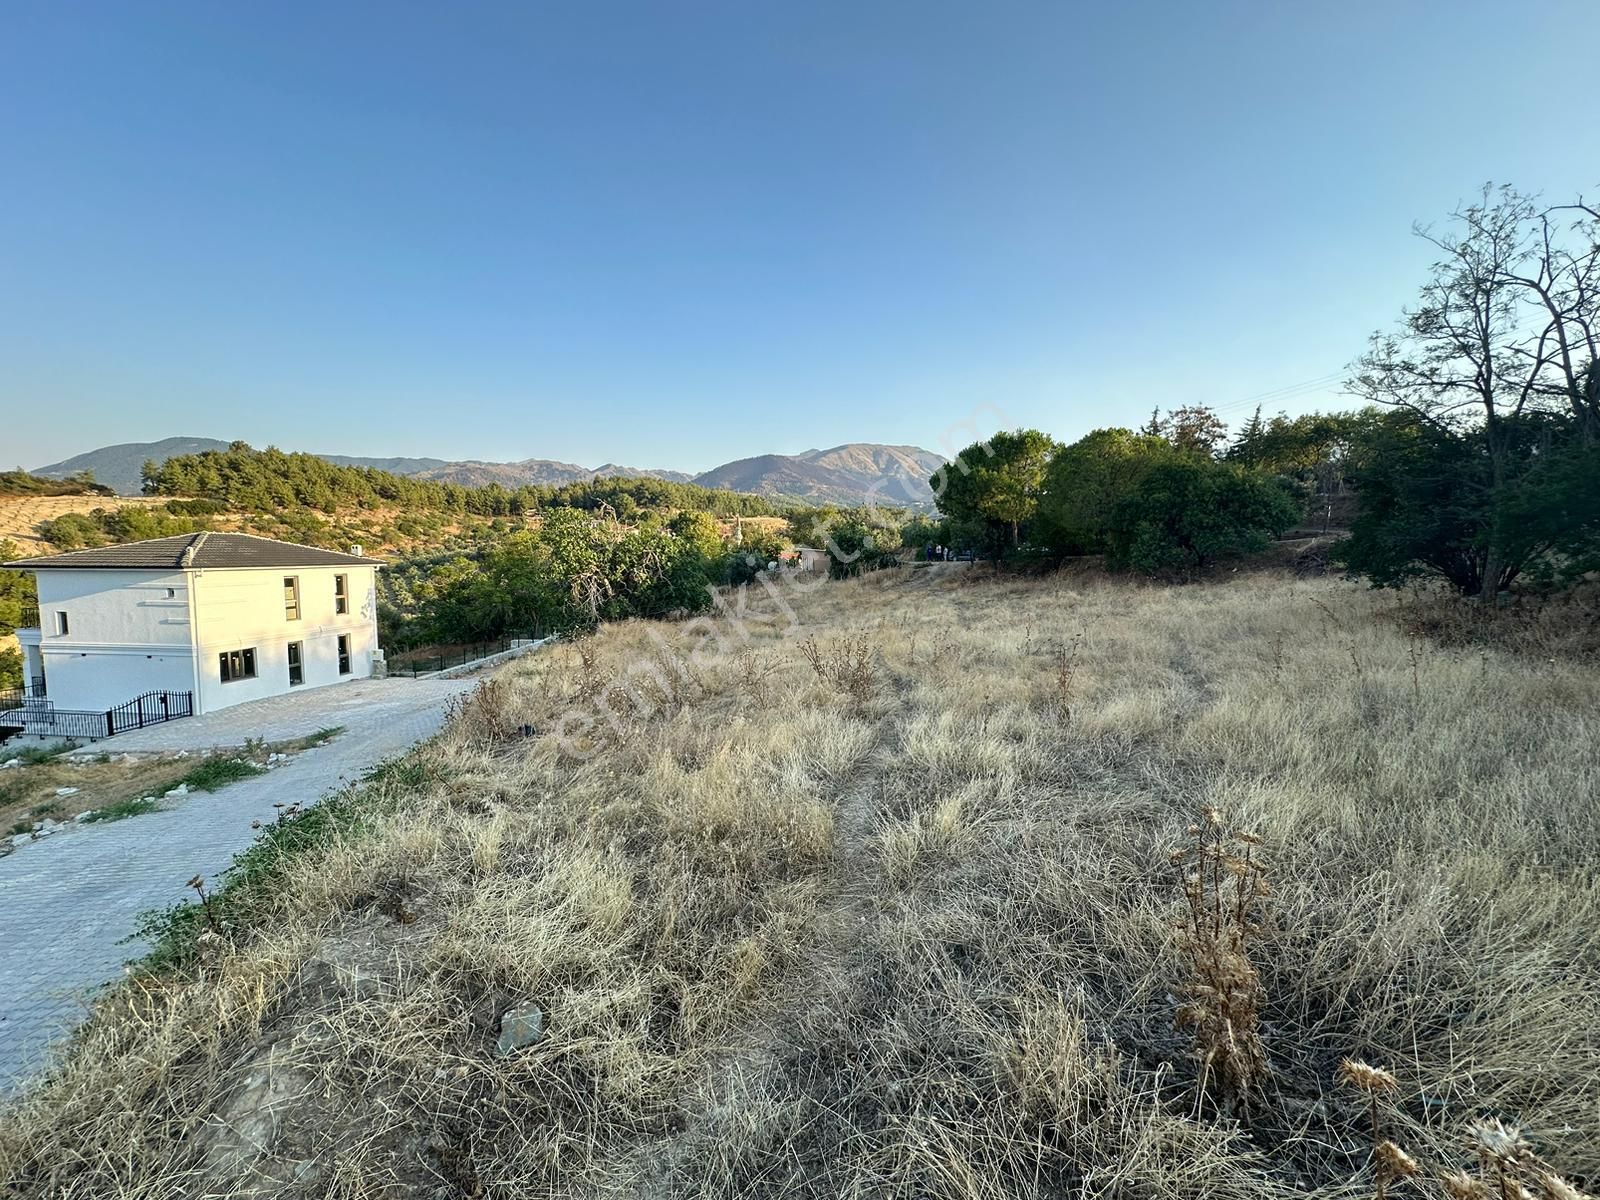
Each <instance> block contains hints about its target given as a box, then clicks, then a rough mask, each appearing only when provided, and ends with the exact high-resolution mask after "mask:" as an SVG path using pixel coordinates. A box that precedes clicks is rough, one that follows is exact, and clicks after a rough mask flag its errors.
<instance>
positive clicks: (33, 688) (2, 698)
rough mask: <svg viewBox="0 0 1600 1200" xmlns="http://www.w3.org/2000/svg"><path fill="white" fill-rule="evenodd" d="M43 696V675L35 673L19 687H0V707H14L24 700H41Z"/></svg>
mask: <svg viewBox="0 0 1600 1200" xmlns="http://www.w3.org/2000/svg"><path fill="white" fill-rule="evenodd" d="M44 698H45V690H44V676H43V675H35V676H34V677H33V678H32V679H31V680H29V681H28V682H27V683H25V684H23V685H22V686H21V687H14V688H0V709H5V708H16V707H18V706H19V705H21V704H22V703H23V702H24V701H26V700H43V699H44Z"/></svg>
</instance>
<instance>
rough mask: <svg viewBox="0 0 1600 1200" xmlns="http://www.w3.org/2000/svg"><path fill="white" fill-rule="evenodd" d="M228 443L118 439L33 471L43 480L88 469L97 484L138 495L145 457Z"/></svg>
mask: <svg viewBox="0 0 1600 1200" xmlns="http://www.w3.org/2000/svg"><path fill="white" fill-rule="evenodd" d="M227 448H228V443H227V442H219V441H218V440H217V439H216V438H201V437H169V438H162V439H161V440H160V441H159V442H120V443H118V444H117V445H115V446H101V447H100V448H99V449H98V450H89V451H85V452H84V453H83V454H74V455H73V456H72V457H71V458H64V459H62V460H61V461H60V462H57V463H50V464H49V465H48V466H43V467H39V468H37V469H36V470H35V471H34V472H33V474H35V475H42V476H44V477H45V478H46V479H65V478H67V476H69V475H77V474H79V473H80V472H83V471H88V472H89V473H90V474H92V475H93V476H94V478H95V482H96V483H103V484H105V485H106V486H107V487H108V488H111V489H112V490H113V491H114V492H116V493H117V494H118V495H119V496H137V495H138V494H139V490H140V484H141V480H140V475H139V472H140V470H141V469H142V468H143V467H144V464H145V462H146V460H148V459H154V460H155V461H156V462H158V463H163V462H166V461H167V459H169V458H174V457H176V456H177V455H179V454H202V453H204V452H205V451H207V450H226V449H227Z"/></svg>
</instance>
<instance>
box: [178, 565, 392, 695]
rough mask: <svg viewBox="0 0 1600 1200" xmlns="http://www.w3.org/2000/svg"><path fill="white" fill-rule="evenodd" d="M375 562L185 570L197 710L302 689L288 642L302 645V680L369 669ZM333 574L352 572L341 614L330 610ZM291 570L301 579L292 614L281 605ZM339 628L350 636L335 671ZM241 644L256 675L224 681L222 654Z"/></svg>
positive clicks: (320, 681)
mask: <svg viewBox="0 0 1600 1200" xmlns="http://www.w3.org/2000/svg"><path fill="white" fill-rule="evenodd" d="M376 570H377V568H376V565H374V566H371V567H359V566H340V567H284V568H277V567H275V568H272V569H265V568H259V569H257V568H252V569H248V570H245V569H237V568H235V569H213V570H207V571H192V572H190V576H191V581H192V587H193V599H194V612H195V643H196V645H197V647H198V651H197V658H196V662H197V663H198V666H199V671H198V674H199V680H200V686H199V690H198V692H197V693H196V697H195V699H196V709H197V711H199V712H211V711H213V710H215V709H218V708H226V707H227V706H229V705H232V704H241V703H243V702H245V701H247V700H259V699H261V698H263V697H265V696H278V695H282V694H283V693H285V692H289V691H291V690H292V691H299V690H300V688H298V687H297V688H291V687H290V686H289V653H288V647H289V643H291V642H299V643H301V645H302V647H303V654H302V661H303V663H304V671H305V683H304V684H303V685H302V686H303V687H307V688H312V687H321V686H323V685H325V684H330V683H342V682H346V681H348V680H351V679H363V678H366V677H367V676H369V675H371V673H372V651H373V650H375V649H377V646H378V597H377V587H376ZM336 575H344V576H346V577H347V578H348V580H349V587H350V606H349V607H350V611H349V612H348V613H346V614H344V615H339V614H337V613H335V612H334V582H333V581H334V577H335V576H336ZM288 576H295V577H297V578H298V579H299V581H300V618H299V619H298V620H294V621H291V620H289V619H288V618H287V616H286V613H285V605H284V590H283V581H284V579H285V578H286V577H288ZM340 634H348V635H349V636H350V674H348V675H341V674H339V666H338V657H339V652H338V638H339V635H340ZM246 648H250V649H254V650H255V652H256V677H255V678H254V679H240V680H233V681H231V682H228V683H224V682H223V681H222V678H221V666H220V663H219V655H221V654H222V653H224V652H226V651H232V650H243V649H246Z"/></svg>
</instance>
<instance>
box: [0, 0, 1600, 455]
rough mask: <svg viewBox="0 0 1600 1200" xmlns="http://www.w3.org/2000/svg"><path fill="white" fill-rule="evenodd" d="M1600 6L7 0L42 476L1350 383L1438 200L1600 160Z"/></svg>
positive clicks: (847, 426)
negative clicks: (213, 452) (159, 455)
mask: <svg viewBox="0 0 1600 1200" xmlns="http://www.w3.org/2000/svg"><path fill="white" fill-rule="evenodd" d="M1597 33H1600V6H1596V5H1595V4H1594V3H1593V0H1573V2H1572V3H1557V2H1553V0H1552V2H1540V0H1534V2H1528V3H1518V4H1511V3H1504V2H1502V3H1475V2H1467V3H1454V2H1453V3H1448V4H1446V3H1434V4H1422V3H1407V2H1404V0H1383V2H1381V3H1380V2H1358V3H1338V4H1334V3H1326V4H1306V3H1280V2H1273V3H1266V2H1262V3H1249V4H1246V3H1209V2H1208V3H1199V4H1197V3H1193V2H1192V0H1183V2H1175V3H1159V4H1157V3H1148V4H1120V3H1096V4H1092V5H1091V4H1068V3H1042V2H1041V3H1010V2H999V0H969V2H965V3H946V2H942V0H906V2H896V3H873V2H872V0H843V2H838V3H833V2H818V0H771V2H769V0H730V2H728V3H698V2H696V0H671V2H657V3H649V4H644V3H640V4H620V3H606V2H603V0H583V2H577V3H570V4H560V5H552V4H534V3H506V4H503V5H489V4H473V3H452V4H421V3H391V2H386V3H382V4H377V3H374V4H370V5H361V4H338V3H332V4H323V3H318V4H309V3H308V4H289V3H269V4H235V3H216V2H215V0H200V2H196V3H193V4H167V3H159V2H153V3H124V2H121V0H119V2H117V3H114V4H104V5H101V4H94V3H90V2H88V0H72V2H71V3H60V2H59V0H48V2H46V3H39V4H31V3H29V4H19V3H11V4H7V5H6V6H5V8H4V14H3V22H0V463H3V464H4V465H5V466H10V465H12V464H13V463H21V464H23V465H26V466H38V465H41V464H42V463H44V462H47V461H51V460H54V459H57V458H60V457H64V456H66V455H68V454H72V453H76V452H79V451H82V450H86V449H90V448H93V447H95V446H99V445H103V444H106V443H109V442H115V441H143V440H150V439H155V438H159V437H164V436H169V435H174V434H186V435H195V436H205V437H218V438H244V439H246V440H248V441H250V442H252V443H253V444H256V445H265V444H267V443H276V444H278V445H280V446H283V447H284V448H286V449H304V450H315V451H321V452H332V453H349V454H417V455H433V456H436V457H440V458H461V457H472V458H487V459H496V460H502V459H514V458H526V457H539V458H556V459H563V460H567V461H573V462H578V463H581V464H583V465H588V466H592V465H597V464H599V463H601V462H604V461H608V460H609V461H614V462H620V463H625V464H630V465H636V466H645V467H675V468H680V469H686V470H695V469H703V468H705V467H709V466H712V465H714V464H716V463H718V462H722V461H725V460H727V459H729V458H736V457H743V456H746V455H751V454H757V453H765V452H794V451H799V450H804V449H807V448H809V447H812V446H830V445H834V444H837V443H840V442H846V441H883V442H896V443H916V444H921V445H924V446H928V447H929V448H932V449H939V448H940V446H939V443H940V440H941V438H942V437H943V436H944V435H945V433H946V431H947V430H949V429H950V428H951V427H952V426H957V425H959V423H961V422H963V421H966V420H968V419H970V418H973V417H974V415H975V417H976V421H977V423H978V425H980V426H983V427H987V428H993V427H994V426H995V425H997V424H1003V425H1006V426H1017V425H1032V426H1037V427H1039V428H1042V429H1045V430H1046V431H1048V432H1050V433H1052V434H1054V435H1056V436H1058V437H1063V438H1070V437H1075V436H1077V435H1080V434H1082V433H1084V432H1086V431H1087V430H1089V429H1092V428H1095V427H1098V426H1102V425H1108V424H1131V423H1135V422H1137V421H1139V420H1142V419H1143V418H1144V417H1145V416H1146V415H1147V414H1148V412H1149V410H1150V409H1151V407H1152V406H1154V405H1156V404H1160V405H1162V406H1164V407H1171V406H1175V405H1178V404H1182V403H1190V402H1205V403H1211V404H1215V405H1218V406H1220V407H1222V408H1224V410H1225V415H1227V416H1228V417H1230V418H1232V419H1235V420H1238V419H1242V417H1243V416H1245V415H1248V410H1249V407H1250V402H1251V398H1252V397H1254V396H1256V395H1258V394H1260V393H1266V392H1282V394H1283V395H1284V396H1285V397H1286V398H1285V400H1284V402H1283V407H1286V408H1288V409H1289V410H1290V411H1300V410H1303V409H1305V408H1309V407H1316V406H1321V407H1327V406H1328V405H1330V404H1338V403H1340V399H1339V397H1338V395H1337V388H1338V385H1337V383H1336V382H1329V381H1330V379H1331V378H1332V377H1333V376H1334V373H1336V372H1339V371H1340V370H1341V369H1342V368H1343V367H1344V366H1345V365H1346V364H1347V363H1348V362H1349V361H1350V360H1351V359H1352V358H1353V357H1354V356H1355V355H1356V354H1357V353H1358V352H1359V351H1360V349H1361V345H1362V342H1363V340H1364V338H1365V336H1366V334H1367V333H1368V332H1370V331H1371V330H1372V329H1373V328H1375V327H1377V326H1379V325H1384V324H1387V323H1388V322H1389V321H1391V320H1392V319H1393V317H1394V316H1395V315H1396V314H1397V312H1398V310H1399V308H1400V306H1401V305H1402V304H1403V303H1405V302H1406V301H1407V300H1408V299H1409V297H1410V296H1411V295H1412V294H1413V293H1414V291H1415V287H1416V284H1417V282H1418V280H1419V277H1420V271H1421V268H1422V267H1423V265H1424V264H1425V263H1426V261H1427V255H1426V248H1425V247H1423V246H1422V245H1421V244H1420V243H1418V242H1416V240H1415V239H1413V238H1412V237H1411V236H1410V227H1411V224H1412V222H1413V221H1414V220H1417V219H1433V218H1436V217H1442V216H1443V215H1444V214H1445V213H1447V212H1448V211H1449V210H1450V209H1451V208H1452V207H1453V206H1454V205H1455V204H1456V203H1457V202H1458V201H1460V200H1462V199H1465V198H1468V197H1470V196H1471V195H1472V194H1473V193H1474V192H1475V191H1476V189H1477V188H1478V186H1479V185H1480V184H1481V183H1482V182H1483V181H1485V180H1489V179H1493V180H1496V181H1507V182H1512V183H1515V184H1517V185H1518V186H1520V187H1522V188H1524V189H1527V190H1536V191H1537V190H1543V191H1545V192H1546V193H1547V194H1549V195H1552V196H1563V197H1564V196H1569V195H1571V194H1573V193H1575V192H1577V191H1579V190H1581V189H1584V188H1587V189H1588V190H1589V191H1590V192H1591V193H1594V192H1595V191H1597V190H1600V188H1597V184H1600V161H1597V159H1596V155H1595V147H1594V131H1595V129H1596V118H1597V117H1600V93H1597V92H1596V90H1595V89H1594V88H1593V87H1592V86H1590V82H1589V76H1590V75H1591V74H1592V71H1590V69H1589V67H1587V66H1586V65H1585V64H1586V63H1588V62H1589V60H1590V59H1592V57H1593V55H1592V54H1591V53H1590V52H1589V50H1588V49H1587V48H1588V47H1592V46H1593V44H1594V42H1595V35H1596V34H1597ZM1314 380H1321V381H1323V385H1322V386H1320V387H1312V386H1307V387H1298V385H1301V384H1305V383H1306V382H1307V381H1314ZM1284 389H1294V390H1288V391H1284ZM1275 407H1277V405H1276V404H1275V403H1274V402H1273V401H1272V400H1271V399H1270V398H1269V399H1268V403H1267V409H1268V411H1269V412H1270V411H1272V410H1273V408H1275ZM987 428H986V429H985V431H987Z"/></svg>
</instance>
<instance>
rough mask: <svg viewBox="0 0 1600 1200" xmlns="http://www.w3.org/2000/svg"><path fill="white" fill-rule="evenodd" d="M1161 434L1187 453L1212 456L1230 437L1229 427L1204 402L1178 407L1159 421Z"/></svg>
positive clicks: (1175, 446)
mask: <svg viewBox="0 0 1600 1200" xmlns="http://www.w3.org/2000/svg"><path fill="white" fill-rule="evenodd" d="M1157 428H1158V429H1159V431H1160V434H1161V436H1162V437H1164V438H1166V439H1167V441H1168V442H1170V443H1171V444H1172V445H1173V447H1174V448H1176V449H1178V450H1182V451H1184V452H1185V453H1187V454H1199V455H1203V456H1205V457H1206V458H1210V457H1211V456H1212V455H1214V454H1216V452H1217V450H1218V449H1219V448H1220V447H1221V446H1222V444H1223V442H1225V441H1227V439H1228V426H1227V425H1226V424H1225V423H1224V422H1223V420H1222V418H1221V417H1219V416H1217V414H1216V413H1215V412H1213V411H1212V410H1211V409H1210V408H1207V407H1206V406H1205V405H1204V404H1190V405H1185V406H1184V407H1183V408H1175V409H1173V410H1172V411H1171V412H1170V413H1168V414H1167V415H1166V416H1165V417H1164V418H1162V419H1161V420H1160V421H1159V422H1158V423H1157Z"/></svg>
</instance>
